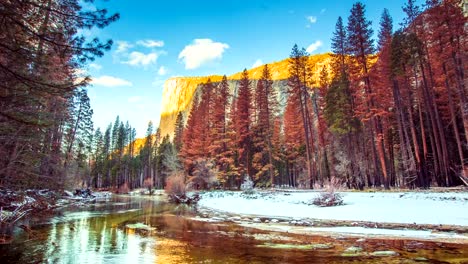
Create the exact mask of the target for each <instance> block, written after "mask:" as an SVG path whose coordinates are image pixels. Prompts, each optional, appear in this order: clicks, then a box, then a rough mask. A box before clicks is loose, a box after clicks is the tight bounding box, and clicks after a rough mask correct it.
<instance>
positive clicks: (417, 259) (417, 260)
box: [413, 257, 429, 262]
mask: <svg viewBox="0 0 468 264" xmlns="http://www.w3.org/2000/svg"><path fill="white" fill-rule="evenodd" d="M413 260H414V261H416V262H427V261H429V260H428V259H427V258H425V257H415V258H414V259H413Z"/></svg>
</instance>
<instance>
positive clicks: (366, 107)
mask: <svg viewBox="0 0 468 264" xmlns="http://www.w3.org/2000/svg"><path fill="white" fill-rule="evenodd" d="M371 25H372V23H371V21H368V20H367V19H366V17H365V6H364V5H363V4H362V3H360V2H357V3H355V4H354V5H353V7H352V9H351V14H350V16H349V18H348V26H347V31H348V36H347V41H348V49H349V52H350V55H351V56H352V58H353V60H354V61H355V63H353V64H352V65H353V66H355V67H354V68H353V70H352V72H353V74H352V85H353V86H354V87H355V93H356V94H358V93H359V92H360V91H357V90H358V84H359V82H360V81H361V80H363V81H364V94H365V97H364V98H363V101H362V102H361V103H359V107H360V110H359V111H360V115H361V118H362V119H363V120H370V122H369V123H370V124H369V126H366V127H367V128H368V134H369V137H370V138H371V139H372V145H371V153H372V157H373V158H372V160H373V164H374V168H373V169H374V173H375V174H376V175H378V177H377V180H378V181H380V175H382V174H383V183H384V184H385V187H386V188H389V179H388V178H389V177H388V170H387V167H388V165H387V159H386V155H385V146H384V141H383V131H382V124H381V120H380V118H379V117H378V115H377V114H376V113H375V112H374V109H376V108H375V106H376V104H375V99H374V96H375V93H374V91H373V89H372V85H371V82H370V78H369V71H370V68H369V63H368V59H369V57H370V56H371V55H372V54H373V53H374V51H375V48H374V45H373V39H372V34H373V30H372V28H371ZM366 123H367V122H366Z"/></svg>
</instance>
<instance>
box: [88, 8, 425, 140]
mask: <svg viewBox="0 0 468 264" xmlns="http://www.w3.org/2000/svg"><path fill="white" fill-rule="evenodd" d="M354 2H355V1H349V0H341V1H338V0H335V1H313V0H304V1H299V0H288V1H284V0H283V1H280V0H269V1H267V0H249V1H247V0H245V1H244V0H238V1H236V0H223V1H203V0H199V1H192V0H172V1H135V0H134V1H129V0H111V1H100V0H97V1H96V3H95V4H96V6H97V7H99V8H101V7H105V8H107V9H108V10H109V12H110V13H114V12H118V13H120V16H121V19H120V20H119V21H117V22H115V23H113V24H111V25H110V26H109V27H107V28H105V29H93V30H92V31H91V32H85V34H86V35H88V36H97V37H99V38H101V39H102V40H106V39H113V40H114V46H113V48H112V50H111V51H109V52H107V53H106V54H105V55H104V57H102V58H98V59H97V60H96V61H94V62H93V63H92V64H90V65H89V67H88V68H87V72H88V74H89V75H91V76H92V78H93V81H92V85H91V86H90V87H89V96H90V98H91V105H92V108H93V110H94V123H95V127H101V129H105V128H106V127H107V125H108V124H109V123H110V122H113V120H114V119H115V117H116V116H117V115H119V116H120V118H121V120H124V121H125V120H129V122H130V124H131V125H132V126H133V127H135V128H136V130H137V136H138V137H141V136H143V135H144V133H145V131H146V127H147V123H148V121H149V120H152V121H153V122H154V124H155V126H156V127H157V125H158V124H159V116H160V111H161V109H160V108H161V100H162V91H163V84H164V81H165V80H166V79H168V78H170V77H172V76H203V75H210V74H220V75H222V74H226V75H230V74H233V73H235V72H238V71H241V70H242V69H244V68H251V67H252V66H253V65H254V64H259V63H269V62H273V61H278V60H282V59H285V58H286V57H288V55H289V53H290V51H291V48H292V46H293V45H294V44H295V43H297V44H298V45H299V46H300V47H305V48H308V50H309V51H310V52H311V53H312V54H314V53H324V52H328V51H330V38H331V36H332V32H333V30H334V27H335V23H336V20H337V18H338V16H342V17H343V19H344V21H347V17H348V15H349V10H350V9H351V7H352V5H353V3H354ZM362 2H363V3H364V4H365V5H366V14H367V17H368V19H370V20H372V22H373V24H372V25H373V28H374V37H376V36H377V32H378V24H379V20H380V15H381V13H382V11H383V9H384V8H387V9H389V11H390V14H391V16H392V17H393V20H394V28H398V24H399V23H400V22H401V21H402V19H403V17H404V13H403V11H402V9H401V7H402V6H403V4H404V3H405V2H406V0H379V1H375V0H372V1H362ZM420 2H423V1H422V0H420V1H418V3H419V4H420Z"/></svg>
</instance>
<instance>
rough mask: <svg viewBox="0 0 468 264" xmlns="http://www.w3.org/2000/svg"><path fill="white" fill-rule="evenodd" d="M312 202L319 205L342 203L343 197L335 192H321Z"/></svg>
mask: <svg viewBox="0 0 468 264" xmlns="http://www.w3.org/2000/svg"><path fill="white" fill-rule="evenodd" d="M312 204H313V205H316V206H320V207H329V206H337V205H343V197H342V195H341V194H339V193H335V192H322V193H320V194H319V195H318V196H317V197H315V199H314V200H312Z"/></svg>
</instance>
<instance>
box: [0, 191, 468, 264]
mask: <svg viewBox="0 0 468 264" xmlns="http://www.w3.org/2000/svg"><path fill="white" fill-rule="evenodd" d="M198 215H199V213H198V211H197V208H194V207H188V206H185V205H173V204H168V203H167V202H166V201H165V199H164V198H162V197H159V196H158V197H149V196H139V197H132V196H113V197H112V199H111V200H109V201H107V202H97V203H95V204H92V205H86V206H81V207H75V208H68V209H64V210H62V211H61V212H59V213H58V215H49V216H37V215H36V216H34V217H30V218H28V219H25V220H24V222H23V223H22V224H23V225H25V226H29V227H30V228H31V230H30V231H27V232H26V231H24V230H23V229H21V228H18V227H17V228H15V229H14V232H13V234H14V237H15V239H14V241H13V242H12V243H10V244H5V245H0V263H132V264H133V263H421V262H422V263H424V262H426V263H467V262H468V246H467V245H466V244H456V243H443V242H434V241H418V240H415V239H404V238H402V239H388V238H378V237H375V236H374V237H369V238H357V237H346V236H340V235H339V234H328V233H324V234H323V235H317V234H307V235H304V234H301V233H286V232H281V231H275V230H262V229H259V228H256V227H255V226H253V227H250V226H245V225H239V224H236V223H232V222H206V221H199V220H197V219H199V217H197V216H198Z"/></svg>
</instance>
